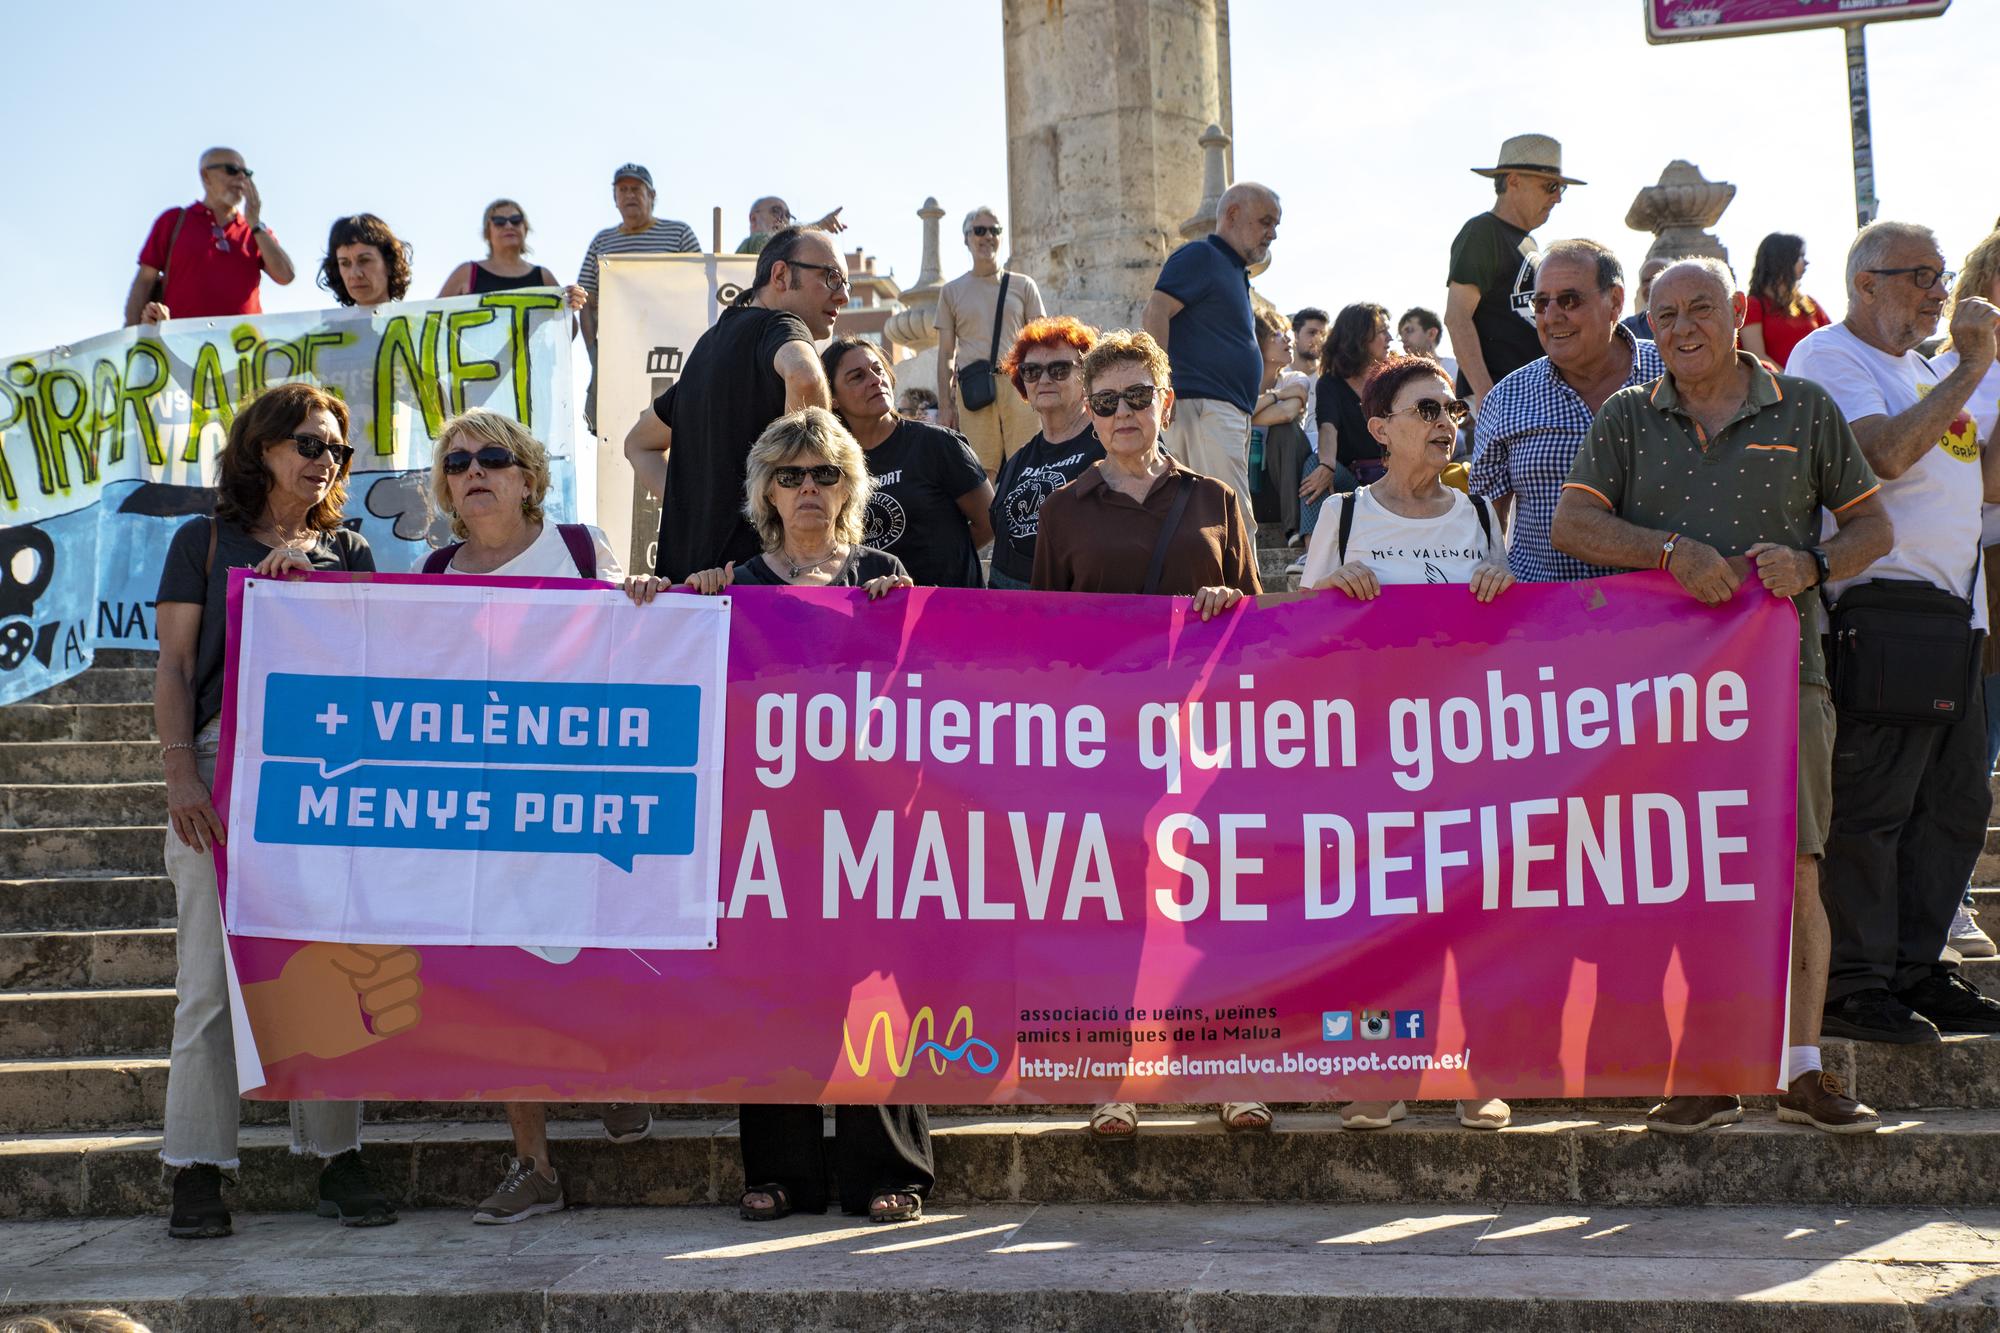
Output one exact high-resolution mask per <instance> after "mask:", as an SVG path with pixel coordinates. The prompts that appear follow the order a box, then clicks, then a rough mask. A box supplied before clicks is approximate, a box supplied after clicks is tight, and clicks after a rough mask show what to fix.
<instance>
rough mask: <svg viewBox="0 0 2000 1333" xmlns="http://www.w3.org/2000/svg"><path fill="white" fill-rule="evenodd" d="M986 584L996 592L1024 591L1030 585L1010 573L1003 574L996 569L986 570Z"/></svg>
mask: <svg viewBox="0 0 2000 1333" xmlns="http://www.w3.org/2000/svg"><path fill="white" fill-rule="evenodd" d="M986 586H987V587H989V588H992V589H993V590H995V591H996V592H1026V591H1028V589H1029V588H1030V587H1031V586H1032V585H1030V584H1026V583H1023V582H1021V580H1019V579H1017V578H1015V577H1014V576H1013V575H1012V574H1003V573H1001V572H1000V571H999V570H997V569H989V570H987V571H986Z"/></svg>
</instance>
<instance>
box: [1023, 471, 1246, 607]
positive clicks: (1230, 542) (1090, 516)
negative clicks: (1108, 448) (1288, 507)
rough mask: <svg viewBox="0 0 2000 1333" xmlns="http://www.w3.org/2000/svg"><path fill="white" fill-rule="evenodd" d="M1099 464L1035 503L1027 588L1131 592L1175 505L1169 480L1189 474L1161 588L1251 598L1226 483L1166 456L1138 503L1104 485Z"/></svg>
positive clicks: (1238, 514)
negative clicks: (1225, 591) (1222, 590)
mask: <svg viewBox="0 0 2000 1333" xmlns="http://www.w3.org/2000/svg"><path fill="white" fill-rule="evenodd" d="M1104 466H1105V465H1104V464H1103V463H1098V464H1096V465H1095V466H1093V467H1091V468H1089V469H1087V470H1086V471H1085V472H1084V473H1083V475H1082V476H1080V477H1078V478H1077V479H1076V480H1075V481H1072V482H1071V483H1069V484H1068V485H1067V486H1063V487H1061V488H1059V489H1058V490H1057V491H1056V492H1055V494H1053V495H1051V496H1050V497H1049V498H1048V500H1047V501H1046V502H1044V504H1043V505H1042V514H1041V522H1040V526H1041V534H1040V535H1039V536H1038V537H1037V538H1036V539H1035V576H1034V579H1033V580H1032V583H1031V586H1032V587H1034V588H1035V589H1037V590H1038V591H1047V592H1138V591H1140V590H1141V589H1142V588H1143V587H1144V586H1145V583H1146V570H1147V568H1148V567H1149V566H1150V565H1151V564H1152V562H1153V547H1154V546H1155V545H1157V544H1158V542H1159V540H1160V527H1161V525H1162V524H1164V523H1165V522H1166V521H1167V513H1168V511H1170V510H1171V509H1172V508H1173V505H1174V492H1175V491H1176V490H1177V489H1178V488H1179V483H1178V482H1177V481H1176V480H1175V478H1177V477H1180V476H1184V475H1187V476H1193V477H1194V479H1195V481H1194V490H1193V492H1192V493H1190V494H1189V496H1188V503H1187V511H1186V512H1185V513H1183V514H1182V515H1181V522H1180V526H1179V527H1178V528H1176V529H1175V531H1174V540H1173V544H1172V546H1171V547H1169V548H1168V550H1167V561H1166V565H1165V566H1164V567H1163V569H1162V570H1161V574H1160V591H1161V592H1162V593H1165V594H1169V595H1173V596H1179V597H1192V596H1193V595H1194V594H1195V593H1196V592H1198V591H1199V590H1201V589H1202V588H1212V587H1220V586H1223V585H1227V586H1229V587H1232V588H1237V589H1240V590H1242V591H1243V592H1244V593H1245V594H1248V595H1251V596H1255V595H1256V594H1258V593H1260V592H1262V591H1263V585H1262V584H1260V583H1259V582H1258V581H1257V552H1256V549H1255V548H1254V547H1253V545H1252V544H1251V538H1250V535H1249V534H1248V533H1246V532H1245V531H1244V530H1243V511H1242V509H1241V508H1240V507H1239V506H1238V505H1237V503H1236V492H1235V491H1233V490H1231V489H1230V487H1229V486H1228V484H1227V483H1224V482H1220V481H1217V480H1216V479H1215V478H1213V477H1205V476H1202V475H1201V474H1200V473H1191V472H1189V470H1188V469H1187V468H1184V467H1182V466H1181V465H1180V464H1179V463H1178V462H1175V461H1174V460H1172V459H1169V460H1167V470H1166V471H1165V472H1164V473H1162V474H1161V475H1160V476H1159V478H1158V479H1157V480H1156V481H1154V483H1153V489H1152V490H1151V491H1149V492H1147V494H1146V499H1145V502H1144V503H1143V504H1142V503H1140V502H1139V501H1137V500H1134V499H1133V498H1132V497H1131V496H1129V495H1126V494H1124V493H1123V492H1121V491H1119V490H1117V489H1116V488H1114V487H1112V486H1110V485H1107V484H1106V483H1105V480H1104V473H1103V471H1102V469H1103V468H1104Z"/></svg>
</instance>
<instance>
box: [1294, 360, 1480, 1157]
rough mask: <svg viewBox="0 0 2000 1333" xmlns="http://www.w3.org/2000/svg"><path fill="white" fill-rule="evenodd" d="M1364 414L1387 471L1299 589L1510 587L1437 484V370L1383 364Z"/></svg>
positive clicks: (1441, 435)
mask: <svg viewBox="0 0 2000 1333" xmlns="http://www.w3.org/2000/svg"><path fill="white" fill-rule="evenodd" d="M1361 412H1362V415H1363V416H1364V417H1366V418H1367V420H1368V433H1369V434H1371V435H1373V436H1374V437H1375V439H1376V440H1377V441H1378V442H1379V443H1380V444H1381V445H1382V455H1383V456H1382V461H1383V464H1384V467H1385V468H1386V470H1385V471H1384V472H1383V474H1382V476H1380V477H1379V478H1377V479H1376V480H1375V481H1374V482H1373V483H1371V484H1370V485H1367V486H1363V487H1361V488H1359V489H1358V490H1356V491H1355V492H1354V493H1353V494H1352V495H1339V496H1335V497H1334V498H1333V499H1332V500H1331V501H1329V512H1324V513H1322V514H1321V515H1320V523H1319V526H1318V527H1317V528H1315V529H1313V536H1312V549H1311V550H1310V551H1308V552H1307V554H1306V574H1305V585H1306V586H1307V587H1309V588H1314V589H1324V588H1338V589H1339V590H1340V591H1341V592H1344V593H1346V594H1347V595H1348V596H1349V597H1352V598H1355V599H1357V600H1359V601H1368V600H1370V599H1371V598H1374V597H1378V596H1380V595H1381V593H1382V585H1383V584H1385V583H1464V584H1468V585H1470V587H1471V589H1472V594H1473V596H1475V597H1477V598H1478V599H1479V600H1480V601H1482V602H1490V601H1492V600H1493V599H1494V598H1495V597H1497V596H1499V595H1500V594H1501V593H1503V592H1505V591H1506V590H1507V589H1508V588H1510V587H1512V586H1513V584H1514V576H1513V575H1512V574H1510V573H1508V572H1507V552H1506V548H1505V547H1504V546H1503V545H1502V543H1501V541H1500V537H1499V533H1498V532H1496V531H1495V530H1494V522H1493V517H1492V514H1491V513H1490V511H1488V510H1487V508H1486V503H1485V501H1483V500H1476V499H1471V498H1469V497H1468V496H1467V495H1466V494H1465V492H1464V491H1460V490H1454V489H1453V488H1452V487H1449V486H1446V485H1445V484H1444V483H1443V482H1441V481H1440V480H1438V474H1439V473H1441V472H1443V471H1444V468H1445V465H1446V464H1448V463H1450V462H1451V451H1452V447H1453V446H1454V445H1455V444H1456V443H1457V441H1458V430H1459V427H1460V426H1461V425H1463V424H1464V422H1465V417H1466V405H1465V404H1464V403H1463V402H1461V401H1459V400H1458V399H1457V398H1456V397H1454V396H1453V395H1452V390H1451V381H1450V380H1448V379H1446V378H1445V373H1444V371H1443V369H1442V368H1441V367H1440V366H1439V365H1438V363H1437V362H1435V361H1433V360H1431V359H1430V358H1429V357H1423V356H1398V357H1391V358H1390V359H1389V360H1387V361H1384V362H1383V363H1382V364H1381V365H1379V366H1377V367H1376V368H1375V369H1374V371H1373V372H1371V373H1370V374H1369V376H1368V380H1367V382H1366V383H1365V384H1363V385H1362V387H1361ZM1334 506H1337V507H1338V510H1337V512H1333V511H1332V507H1334ZM1340 1114H1341V1125H1342V1127H1343V1128H1345V1129H1386V1128H1388V1127H1389V1126H1390V1125H1392V1124H1394V1123H1395V1122H1396V1121H1398V1120H1401V1119H1402V1118H1403V1115H1404V1107H1403V1103H1401V1102H1350V1103H1348V1104H1347V1105H1346V1106H1344V1107H1342V1108H1341V1112H1340ZM1512 1117H1513V1112H1512V1111H1511V1110H1510V1109H1509V1107H1508V1105H1507V1103H1506V1102H1504V1101H1501V1100H1500V1099H1499V1098H1497V1097H1493V1098H1488V1099H1486V1100H1485V1101H1481V1102H1460V1103H1459V1104H1458V1121H1459V1123H1460V1124H1462V1125H1464V1126H1466V1127H1467V1128H1468V1129H1501V1128H1504V1127H1505V1126H1506V1124H1507V1122H1508V1121H1509V1120H1510V1119H1512Z"/></svg>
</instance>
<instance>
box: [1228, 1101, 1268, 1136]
mask: <svg viewBox="0 0 2000 1333" xmlns="http://www.w3.org/2000/svg"><path fill="white" fill-rule="evenodd" d="M1216 1114H1217V1115H1218V1116H1220V1117H1221V1119H1222V1127H1223V1128H1224V1129H1226V1130H1228V1131H1229V1132H1230V1133H1232V1134H1265V1133H1269V1132H1270V1129H1271V1108H1270V1107H1268V1106H1266V1105H1264V1103H1262V1102H1224V1103H1223V1104H1222V1105H1221V1106H1220V1107H1218V1108H1217V1109H1216ZM1244 1116H1249V1117H1251V1119H1250V1120H1249V1122H1248V1123H1246V1124H1238V1123H1236V1122H1237V1121H1238V1120H1240V1119H1241V1118H1242V1117H1244Z"/></svg>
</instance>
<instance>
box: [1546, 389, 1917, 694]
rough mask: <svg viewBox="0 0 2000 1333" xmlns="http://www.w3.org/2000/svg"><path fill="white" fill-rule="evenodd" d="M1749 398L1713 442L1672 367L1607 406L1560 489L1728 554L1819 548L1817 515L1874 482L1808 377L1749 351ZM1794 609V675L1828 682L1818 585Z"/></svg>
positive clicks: (1855, 498)
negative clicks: (1762, 546)
mask: <svg viewBox="0 0 2000 1333" xmlns="http://www.w3.org/2000/svg"><path fill="white" fill-rule="evenodd" d="M1737 356H1738V357H1739V358H1741V360H1742V361H1743V363H1744V364H1745V365H1746V366H1748V367H1749V369H1750V393H1749V395H1748V397H1746V398H1745V399H1744V402H1743V406H1742V407H1740V408H1738V409H1737V411H1736V415H1735V416H1733V417H1731V418H1730V419H1729V421H1728V423H1727V424H1726V425H1724V426H1723V428H1722V429H1721V430H1720V431H1719V432H1717V433H1716V435H1715V437H1714V438H1713V439H1711V438H1709V436H1708V434H1707V432H1706V431H1704V430H1703V429H1702V427H1701V424H1700V423H1699V422H1697V421H1696V420H1695V419H1694V418H1693V417H1690V416H1689V415H1687V413H1686V412H1684V411H1682V410H1681V405H1680V395H1679V394H1678V393H1677V392H1675V390H1674V377H1673V375H1672V374H1671V373H1669V374H1666V375H1662V376H1661V377H1660V378H1659V379H1657V380H1654V381H1653V382H1652V383H1651V384H1636V385H1633V386H1632V387H1631V388H1629V389H1620V390H1619V391H1618V392H1617V393H1614V394H1612V395H1611V397H1610V398H1609V399H1607V400H1606V401H1605V404H1604V407H1603V410H1601V411H1600V412H1598V414H1597V420H1596V421H1594V422H1592V423H1591V427H1590V435H1589V438H1587V439H1586V440H1585V441H1584V444H1583V447H1582V448H1581V449H1579V450H1578V451H1577V455H1576V461H1575V462H1574V463H1573V464H1571V466H1570V471H1569V481H1568V482H1566V483H1565V484H1564V487H1563V489H1564V490H1570V489H1576V490H1580V491H1584V492H1586V493H1588V494H1590V495H1594V496H1596V497H1597V498H1598V499H1599V500H1601V501H1603V502H1604V504H1605V505H1607V506H1608V507H1609V508H1610V510H1611V512H1612V513H1614V514H1616V515H1618V517H1620V518H1622V519H1624V520H1626V521H1627V522H1628V523H1636V524H1638V525H1639V526H1640V527H1644V528H1659V529H1663V530H1665V531H1667V532H1678V533H1681V534H1682V535H1684V536H1688V537H1692V538H1694V539H1695V540H1696V541H1700V542H1705V543H1707V544H1708V545H1710V546H1713V547H1714V548H1715V549H1716V550H1718V551H1720V552H1721V553H1722V554H1723V555H1725V556H1733V555H1742V554H1743V553H1744V552H1745V551H1746V550H1748V549H1749V548H1750V547H1752V546H1754V545H1756V544H1757V543H1758V542H1776V543H1777V544H1778V545H1780V546H1790V547H1793V548H1795V549H1798V550H1805V549H1807V548H1810V547H1813V546H1817V545H1819V541H1820V510H1821V509H1829V510H1832V511H1833V512H1834V513H1835V514H1839V513H1840V512H1841V511H1842V510H1845V509H1849V508H1851V507H1853V506H1854V505H1857V504H1859V503H1860V502H1861V501H1863V500H1865V499H1867V498H1868V497H1869V496H1871V495H1873V494H1874V493H1875V492H1876V491H1877V490H1879V489H1881V483H1880V482H1879V481H1877V480H1876V477H1875V472H1874V470H1873V469H1872V468H1870V467H1869V466H1868V460H1867V459H1866V458H1864V457H1863V456H1862V453H1861V446H1860V445H1859V444H1857V443H1855V439H1854V432H1853V431H1851V430H1849V429H1848V427H1847V419H1846V418H1845V417H1843V416H1841V414H1840V409H1839V408H1837V407H1835V406H1834V404H1833V399H1832V398H1831V397H1829V396H1828V394H1827V392H1826V390H1824V389H1822V388H1820V387H1819V385H1817V384H1814V383H1813V382H1812V381H1810V380H1802V379H1794V378H1793V377H1792V376H1790V375H1773V374H1772V373H1771V372H1770V371H1768V370H1766V369H1764V367H1763V365H1762V364H1761V363H1759V362H1758V360H1757V358H1756V357H1754V356H1751V355H1750V354H1749V353H1748V352H1738V353H1737ZM1792 600H1793V601H1794V602H1795V603H1796V604H1797V606H1798V608H1799V680H1800V681H1801V682H1802V683H1804V684H1808V685H1824V684H1826V683H1827V682H1826V663H1825V657H1824V653H1823V650H1822V648H1821V646H1820V635H1821V633H1822V632H1823V631H1822V629H1821V625H1820V620H1821V602H1820V595H1819V589H1817V588H1808V589H1806V590H1805V591H1804V592H1802V593H1800V594H1799V595H1798V596H1797V597H1795V598H1793V599H1792Z"/></svg>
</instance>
